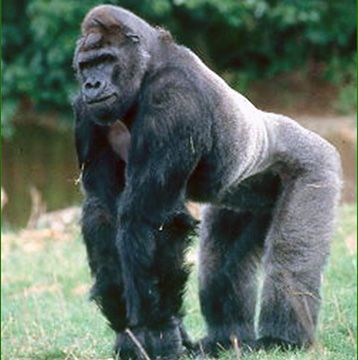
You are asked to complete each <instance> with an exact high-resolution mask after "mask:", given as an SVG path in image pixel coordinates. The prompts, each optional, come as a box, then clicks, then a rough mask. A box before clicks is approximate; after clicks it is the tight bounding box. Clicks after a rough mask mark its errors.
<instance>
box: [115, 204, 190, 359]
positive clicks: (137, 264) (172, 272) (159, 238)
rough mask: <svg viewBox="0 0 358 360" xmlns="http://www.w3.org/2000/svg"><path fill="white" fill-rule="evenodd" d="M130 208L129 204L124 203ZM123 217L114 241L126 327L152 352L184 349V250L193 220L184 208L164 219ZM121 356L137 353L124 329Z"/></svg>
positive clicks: (160, 353)
mask: <svg viewBox="0 0 358 360" xmlns="http://www.w3.org/2000/svg"><path fill="white" fill-rule="evenodd" d="M126 209H127V210H128V207H126ZM127 216H128V215H124V216H122V217H121V230H120V234H119V236H118V239H117V241H118V245H119V248H120V255H121V261H122V270H123V280H124V285H125V297H126V307H127V317H128V318H129V321H130V323H129V327H130V330H131V331H132V332H133V334H134V335H135V336H136V337H137V338H138V341H140V342H141V345H142V346H143V348H144V349H145V350H146V351H147V353H148V354H150V356H160V357H166V356H169V355H175V354H180V353H182V352H183V345H184V344H183V342H184V340H183V338H182V335H181V319H180V318H181V305H182V295H183V292H184V286H185V282H186V279H187V275H188V272H187V269H185V267H184V265H183V260H184V250H185V248H186V245H187V238H188V234H189V232H190V231H191V230H192V227H193V221H192V219H191V218H190V217H189V215H188V214H186V213H184V212H179V213H174V214H172V215H171V216H170V217H168V219H167V220H164V221H163V222H162V224H159V223H156V224H153V223H151V222H150V219H140V218H139V219H138V220H132V221H129V219H128V218H127ZM117 351H118V353H119V354H120V356H121V358H131V357H134V358H141V356H142V355H141V351H140V349H139V348H138V347H137V346H136V345H135V344H134V343H133V339H131V338H130V336H128V334H123V333H122V334H120V336H119V337H118V339H117Z"/></svg>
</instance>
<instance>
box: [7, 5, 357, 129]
mask: <svg viewBox="0 0 358 360" xmlns="http://www.w3.org/2000/svg"><path fill="white" fill-rule="evenodd" d="M101 2H102V1H100V0H87V1H86V2H81V1H76V0H17V1H10V0H4V1H3V3H2V7H3V42H2V49H3V55H2V60H3V69H4V76H3V108H4V112H3V114H2V115H3V116H2V118H3V122H4V124H5V125H6V124H8V123H9V121H8V120H9V118H10V117H11V115H12V114H13V110H14V109H16V106H15V104H16V103H17V102H18V101H19V100H21V99H22V98H24V97H26V98H29V99H30V100H31V101H32V102H33V103H34V104H35V105H36V106H37V108H38V109H47V110H48V109H51V110H60V111H61V112H65V111H70V106H69V103H70V98H71V96H72V95H73V93H74V91H75V82H74V77H73V71H72V67H71V62H72V55H73V50H74V46H75V41H76V38H77V37H78V35H79V24H80V22H81V20H82V18H83V16H84V15H85V13H86V12H87V11H88V10H89V9H90V8H91V7H92V6H94V5H97V4H99V3H101ZM107 3H113V4H117V5H121V6H124V7H127V8H128V9H130V10H133V11H134V12H136V13H137V14H138V15H140V16H142V17H144V18H145V19H147V20H149V21H151V22H152V23H154V24H161V25H163V26H165V27H166V28H168V29H169V30H170V31H171V32H172V33H173V34H174V36H175V38H176V39H177V40H178V41H179V42H181V43H184V44H186V45H188V46H189V47H191V48H193V49H194V50H195V51H196V52H197V53H198V54H199V55H200V56H201V57H202V58H204V60H205V61H206V62H207V63H209V64H210V66H211V67H214V68H215V69H216V70H217V71H219V72H223V71H226V72H229V73H239V75H236V76H233V78H235V79H236V80H239V81H240V79H243V81H244V84H243V85H242V87H245V86H246V84H247V83H249V82H250V81H251V80H253V79H258V78H263V77H271V76H273V75H275V74H277V73H279V72H282V71H289V70H292V69H294V68H299V67H304V66H305V64H306V63H307V62H308V61H315V62H324V63H327V64H329V63H330V62H331V61H332V59H336V61H337V62H338V64H344V63H347V61H348V62H350V64H351V65H350V66H351V67H352V61H351V60H352V57H353V55H354V53H355V46H354V45H355V36H354V34H355V16H354V15H355V1H354V0H341V1H326V0H292V1H288V0H287V1H277V0H243V1H237V0H221V1H218V0H135V1H133V0H117V1H116V0H113V1H108V2H107ZM341 69H342V66H341V67H339V68H338V73H339V72H340V71H341ZM338 76H339V75H338ZM238 85H239V87H241V82H240V83H239V84H238ZM345 85H346V84H345ZM351 88H352V86H351V85H350V89H351ZM343 90H344V91H345V92H346V93H349V92H351V90H347V89H346V88H344V89H343ZM342 96H343V95H342ZM343 97H344V98H345V97H346V96H343Z"/></svg>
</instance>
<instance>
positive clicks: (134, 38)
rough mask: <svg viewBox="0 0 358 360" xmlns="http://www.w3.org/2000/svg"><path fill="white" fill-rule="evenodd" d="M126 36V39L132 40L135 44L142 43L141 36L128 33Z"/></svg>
mask: <svg viewBox="0 0 358 360" xmlns="http://www.w3.org/2000/svg"><path fill="white" fill-rule="evenodd" d="M125 35H126V37H127V38H128V39H130V40H131V41H132V42H134V43H139V41H140V38H139V36H138V35H136V34H132V33H127V34H125Z"/></svg>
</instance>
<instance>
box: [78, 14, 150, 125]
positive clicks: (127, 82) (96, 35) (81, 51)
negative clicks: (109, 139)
mask: <svg viewBox="0 0 358 360" xmlns="http://www.w3.org/2000/svg"><path fill="white" fill-rule="evenodd" d="M89 21H90V24H89V26H87V27H85V30H84V33H83V36H82V37H81V39H80V40H79V41H78V44H77V48H76V52H75V58H74V68H75V71H76V74H77V79H78V81H79V83H80V86H81V90H80V97H81V98H82V103H83V104H84V106H85V107H86V108H87V110H88V113H89V114H91V119H92V120H93V121H95V122H96V123H97V124H101V125H109V124H111V123H113V122H114V121H116V120H118V119H121V118H122V117H123V116H125V114H126V112H127V111H128V110H129V109H130V107H131V106H132V105H133V104H134V102H135V100H136V98H137V95H138V93H139V90H140V86H141V83H142V80H143V76H144V74H145V71H146V68H147V63H148V59H149V54H148V53H147V52H146V51H145V50H144V48H143V47H142V45H141V42H140V37H139V36H138V35H135V34H133V33H130V30H129V29H125V28H124V27H121V26H119V25H115V26H113V25H111V26H107V25H106V24H105V23H104V22H103V21H102V20H101V21H99V20H98V19H91V20H89Z"/></svg>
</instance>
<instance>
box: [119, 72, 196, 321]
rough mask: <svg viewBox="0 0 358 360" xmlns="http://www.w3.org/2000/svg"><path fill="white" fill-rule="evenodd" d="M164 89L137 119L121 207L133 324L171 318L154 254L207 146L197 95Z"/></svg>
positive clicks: (127, 294) (129, 311)
mask: <svg viewBox="0 0 358 360" xmlns="http://www.w3.org/2000/svg"><path fill="white" fill-rule="evenodd" d="M161 79H163V78H161ZM163 91H165V95H164V94H163V93H161V91H160V90H159V91H156V92H155V93H156V96H158V97H157V98H158V99H162V102H161V103H160V104H159V103H158V102H156V98H154V97H152V96H151V93H148V92H147V97H146V99H144V101H143V102H142V104H141V109H139V114H138V118H137V119H136V120H135V122H134V124H133V127H132V132H131V135H132V142H131V151H130V154H129V161H128V168H127V180H126V187H125V190H124V192H123V196H122V201H121V205H120V209H119V219H120V229H119V233H118V237H117V246H118V247H119V253H120V256H121V260H122V261H123V263H122V270H123V278H124V283H125V298H126V305H127V315H128V318H129V322H130V326H142V325H146V326H151V325H155V324H160V323H165V322H167V321H168V319H169V318H170V317H171V316H172V315H173V314H170V313H168V311H166V310H167V309H165V308H163V302H162V301H161V300H162V299H160V294H159V292H158V288H157V283H158V278H157V274H155V266H156V264H155V263H154V254H155V252H156V247H157V238H158V236H159V232H160V231H165V228H166V227H167V226H168V225H169V224H170V223H171V222H172V220H173V218H174V217H175V214H176V213H177V212H178V209H182V206H183V202H184V197H185V190H186V183H187V181H188V179H189V176H190V174H191V172H192V171H193V169H194V168H195V166H196V164H197V162H198V160H199V157H200V153H201V152H202V148H201V145H200V137H199V136H198V134H196V133H195V129H194V128H193V127H192V126H190V124H193V117H194V118H195V115H196V112H197V111H198V109H197V108H196V104H195V102H194V101H193V97H190V96H188V95H187V94H186V93H185V91H184V90H178V88H176V89H175V92H174V91H173V92H171V91H170V85H169V84H167V86H166V87H165V90H163ZM184 109H185V110H184ZM194 147H195V149H194ZM167 266H168V269H169V268H170V266H171V264H168V265H167Z"/></svg>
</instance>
